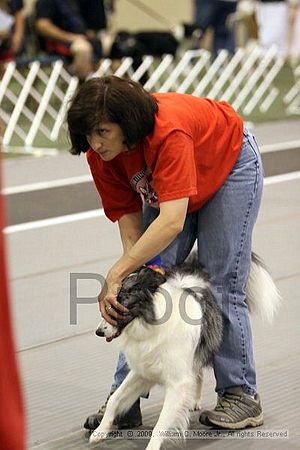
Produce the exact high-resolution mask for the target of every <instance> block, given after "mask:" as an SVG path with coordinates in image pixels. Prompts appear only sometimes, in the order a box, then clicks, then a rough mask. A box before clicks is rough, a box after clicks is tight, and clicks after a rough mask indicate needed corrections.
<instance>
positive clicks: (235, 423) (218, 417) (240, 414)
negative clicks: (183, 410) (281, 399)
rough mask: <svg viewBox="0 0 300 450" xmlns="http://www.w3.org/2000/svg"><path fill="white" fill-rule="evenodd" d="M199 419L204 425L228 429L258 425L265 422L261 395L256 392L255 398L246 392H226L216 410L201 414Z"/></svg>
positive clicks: (220, 397) (219, 399) (219, 398)
mask: <svg viewBox="0 0 300 450" xmlns="http://www.w3.org/2000/svg"><path fill="white" fill-rule="evenodd" d="M199 421H200V422H201V423H202V424H203V425H207V426H211V427H218V428H225V429H227V430H241V429H243V428H246V427H258V426H259V425H262V424H263V422H264V419H263V412H262V407H261V402H260V398H259V395H258V394H256V395H255V398H254V399H253V398H252V397H249V396H248V395H245V394H233V393H229V392H225V393H224V395H223V396H219V397H218V402H217V406H216V407H215V409H214V410H212V411H203V412H202V413H201V414H200V418H199Z"/></svg>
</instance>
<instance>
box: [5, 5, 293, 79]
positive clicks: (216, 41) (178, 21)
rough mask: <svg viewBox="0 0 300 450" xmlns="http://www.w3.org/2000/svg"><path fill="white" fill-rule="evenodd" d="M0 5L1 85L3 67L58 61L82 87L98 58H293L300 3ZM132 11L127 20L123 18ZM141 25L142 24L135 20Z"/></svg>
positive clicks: (95, 68)
mask: <svg viewBox="0 0 300 450" xmlns="http://www.w3.org/2000/svg"><path fill="white" fill-rule="evenodd" d="M164 3H166V4H168V8H167V7H164V6H166V5H164V6H163V5H161V2H159V1H158V0H151V2H150V1H149V0H0V77H1V76H2V75H3V73H4V70H5V65H6V63H7V62H8V61H11V60H13V59H16V60H17V62H18V63H20V64H21V63H22V62H23V63H24V62H25V63H26V62H29V61H30V60H34V59H35V58H42V57H46V58H57V57H62V58H64V59H65V60H66V62H67V63H68V68H69V70H70V71H71V73H74V74H75V75H77V76H78V77H79V79H80V80H84V79H85V78H86V77H87V76H88V75H89V74H90V73H92V72H94V71H95V70H97V67H98V66H99V62H100V61H101V59H102V58H105V57H108V58H111V59H113V60H114V61H118V60H120V59H121V58H122V57H124V56H131V57H132V58H133V60H134V65H135V66H136V67H138V65H139V64H140V63H141V60H142V57H143V56H144V55H145V54H150V55H154V56H162V55H163V54H166V53H170V54H173V55H175V54H176V52H177V51H178V49H180V48H185V49H186V48H205V49H208V50H211V51H212V52H213V54H217V53H218V52H219V51H220V50H221V49H227V50H228V51H229V52H230V53H234V52H235V50H236V48H237V47H244V46H247V45H254V44H256V43H258V44H259V45H260V46H261V47H263V48H264V49H268V48H270V47H271V46H272V45H276V47H277V49H278V52H279V54H280V55H282V56H283V57H284V58H286V59H287V60H288V61H290V62H291V63H292V64H296V63H297V62H298V61H299V58H300V0H275V1H274V0H259V1H258V0H189V1H185V2H181V1H180V2H179V0H173V1H172V2H164ZM130 8H132V12H133V14H130ZM141 17H142V19H141Z"/></svg>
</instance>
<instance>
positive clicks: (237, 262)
mask: <svg viewBox="0 0 300 450" xmlns="http://www.w3.org/2000/svg"><path fill="white" fill-rule="evenodd" d="M262 187H263V169H262V163H261V158H260V154H259V149H258V146H257V143H256V141H255V138H254V137H253V136H252V135H251V134H250V133H249V132H248V131H247V130H245V131H244V139H243V144H242V148H241V152H240V155H239V158H238V160H237V161H236V163H235V165H234V167H233V169H232V171H231V173H230V174H229V176H228V178H227V180H226V182H225V183H224V184H223V186H222V187H221V188H220V190H219V191H218V192H217V193H216V194H215V195H214V196H213V197H212V198H211V199H210V200H209V201H208V202H207V203H206V204H205V205H204V206H203V207H202V208H201V209H199V210H198V211H195V212H193V213H190V214H188V215H187V217H186V221H185V225H184V229H183V231H182V232H181V233H180V234H179V235H178V236H177V238H176V239H175V240H174V241H173V242H172V243H171V244H170V245H169V246H168V247H167V248H166V249H165V250H164V251H163V252H162V253H161V257H162V259H163V261H164V263H165V264H166V265H167V266H174V265H175V264H178V263H180V262H183V261H184V260H185V259H186V257H187V256H188V254H189V253H190V251H191V249H192V247H193V245H194V243H195V241H196V240H197V245H198V258H199V262H200V263H201V264H203V265H204V266H205V267H206V268H207V270H208V273H209V275H210V279H211V284H212V289H213V293H214V295H215V298H216V301H217V302H218V305H219V307H220V308H221V310H222V313H223V316H224V334H223V341H222V344H221V347H220V349H219V351H218V353H217V354H216V355H215V358H214V373H215V378H216V392H218V393H219V394H222V393H223V392H224V390H225V389H226V388H229V387H232V386H241V387H242V388H243V390H244V392H245V393H247V394H250V395H254V394H255V393H256V373H255V363H254V357H253V348H252V333H251V326H250V321H249V313H248V308H247V305H246V303H245V286H246V283H247V279H248V275H249V271H250V264H251V248H252V230H253V227H254V224H255V221H256V218H257V214H258V210H259V206H260V202H261V195H262ZM158 213H159V211H158V210H157V209H155V208H151V207H149V206H145V208H144V221H145V227H147V226H148V225H149V224H150V223H151V222H152V221H153V220H154V219H155V218H156V217H157V215H158ZM127 373H128V367H127V364H126V361H125V358H124V355H122V354H120V357H119V361H118V366H117V370H116V373H115V376H114V384H113V386H112V389H113V390H114V389H116V388H117V387H118V386H119V385H120V384H121V383H122V381H123V380H124V378H125V376H126V375H127Z"/></svg>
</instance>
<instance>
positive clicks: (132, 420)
mask: <svg viewBox="0 0 300 450" xmlns="http://www.w3.org/2000/svg"><path fill="white" fill-rule="evenodd" d="M112 394H113V392H111V393H110V394H109V396H108V397H107V399H106V402H105V403H104V405H102V406H100V408H99V411H98V412H97V413H96V414H91V415H90V416H88V417H87V418H86V421H85V423H84V425H83V426H84V428H86V429H87V430H91V431H94V430H95V429H96V428H97V427H98V426H99V425H100V422H101V420H102V419H103V416H104V413H105V410H106V405H107V402H108V399H109V397H110V396H111V395H112ZM114 425H116V426H117V427H118V429H119V430H122V429H131V428H136V427H139V426H140V425H142V413H141V409H140V399H138V400H137V401H136V402H135V403H134V404H133V405H132V407H131V408H130V409H129V410H128V411H127V413H125V414H123V415H122V416H117V417H116V418H115V420H114Z"/></svg>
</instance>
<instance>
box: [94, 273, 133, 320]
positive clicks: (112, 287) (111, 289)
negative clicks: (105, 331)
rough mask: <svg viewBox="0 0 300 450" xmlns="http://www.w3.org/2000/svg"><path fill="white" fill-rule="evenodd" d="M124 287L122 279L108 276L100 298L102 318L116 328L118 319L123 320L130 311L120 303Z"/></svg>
mask: <svg viewBox="0 0 300 450" xmlns="http://www.w3.org/2000/svg"><path fill="white" fill-rule="evenodd" d="M121 286H122V280H121V279H120V278H116V277H112V276H110V275H109V274H108V276H107V278H106V281H105V285H104V287H103V289H102V291H101V292H100V294H99V296H98V302H99V310H100V313H101V315H102V317H103V318H104V319H105V320H106V321H107V322H108V323H110V324H111V325H113V326H116V325H117V320H118V319H123V317H124V314H126V313H128V311H129V310H128V309H127V308H126V307H125V306H123V305H122V304H121V303H119V302H118V300H117V296H118V292H119V291H120V289H121Z"/></svg>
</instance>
